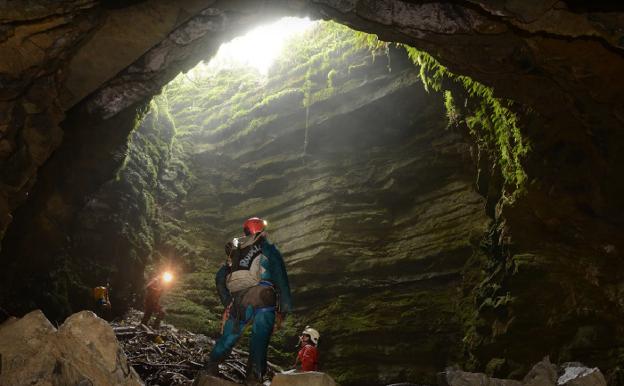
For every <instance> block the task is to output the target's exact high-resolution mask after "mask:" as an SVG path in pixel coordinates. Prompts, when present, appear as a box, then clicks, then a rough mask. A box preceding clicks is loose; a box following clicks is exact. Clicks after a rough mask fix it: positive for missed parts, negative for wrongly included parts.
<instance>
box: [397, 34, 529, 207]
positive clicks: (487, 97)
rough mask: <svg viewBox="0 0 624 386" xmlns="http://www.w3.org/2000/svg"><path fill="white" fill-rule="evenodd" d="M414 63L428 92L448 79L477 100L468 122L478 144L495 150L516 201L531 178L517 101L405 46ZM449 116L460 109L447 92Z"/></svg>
mask: <svg viewBox="0 0 624 386" xmlns="http://www.w3.org/2000/svg"><path fill="white" fill-rule="evenodd" d="M405 49H406V51H407V53H408V55H409V57H410V58H411V59H412V61H413V62H414V63H415V64H417V65H418V66H419V67H420V77H421V79H422V82H423V85H424V87H425V89H427V90H434V91H442V89H443V84H444V81H445V80H450V81H452V82H455V83H459V84H460V85H462V86H463V89H464V90H465V92H466V93H467V95H468V97H470V98H474V99H476V100H477V101H478V102H477V107H476V108H475V109H474V111H472V112H471V113H470V114H468V116H467V117H466V119H465V121H466V124H467V125H468V127H469V129H470V134H472V135H473V136H474V137H475V139H476V140H477V142H478V143H479V144H481V145H482V146H485V147H486V148H488V149H490V150H492V151H493V152H494V154H496V160H497V162H498V164H499V166H500V168H501V171H502V174H503V177H504V178H505V181H506V182H507V185H508V187H510V188H511V189H512V190H513V194H512V196H510V197H508V198H510V199H512V200H513V199H514V198H515V197H516V196H517V195H519V194H522V193H524V192H525V190H526V180H527V175H526V172H525V170H524V168H523V166H522V160H523V159H524V157H526V155H527V153H528V152H529V150H530V146H529V144H528V143H527V140H526V139H525V138H524V137H523V136H522V133H521V131H520V128H519V127H518V118H517V116H516V114H515V113H514V112H513V111H512V108H513V102H511V101H509V100H504V99H500V98H496V97H494V90H493V89H492V88H490V87H487V86H485V85H483V84H481V83H479V82H476V81H474V80H473V79H471V78H470V77H467V76H464V75H455V74H453V73H452V72H450V71H448V70H447V69H446V68H445V67H444V66H442V65H441V64H440V63H439V62H438V61H437V60H435V59H434V58H433V57H432V56H431V55H429V54H427V53H426V52H423V51H419V50H417V49H416V48H413V47H409V46H405ZM444 93H445V106H447V114H448V115H450V116H452V117H454V118H456V117H457V109H456V108H455V105H454V104H452V105H451V104H450V103H447V102H449V101H452V91H451V90H444Z"/></svg>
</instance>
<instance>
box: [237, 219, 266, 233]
mask: <svg viewBox="0 0 624 386" xmlns="http://www.w3.org/2000/svg"><path fill="white" fill-rule="evenodd" d="M266 225H267V222H266V221H264V220H263V219H261V218H259V217H252V218H250V219H249V220H247V221H245V223H244V224H243V231H244V232H245V234H246V235H255V234H256V233H260V232H262V231H263V230H264V227H265V226H266Z"/></svg>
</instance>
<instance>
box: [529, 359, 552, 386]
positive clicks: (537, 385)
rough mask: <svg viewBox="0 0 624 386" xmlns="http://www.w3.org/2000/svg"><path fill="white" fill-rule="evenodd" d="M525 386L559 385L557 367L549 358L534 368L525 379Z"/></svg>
mask: <svg viewBox="0 0 624 386" xmlns="http://www.w3.org/2000/svg"><path fill="white" fill-rule="evenodd" d="M522 383H523V384H524V385H525V386H555V385H556V383H557V366H555V365H553V364H552V363H550V359H549V358H548V357H546V358H544V359H542V361H541V362H538V363H537V364H535V366H533V368H532V369H531V371H529V373H528V374H527V375H526V376H525V377H524V379H523V381H522Z"/></svg>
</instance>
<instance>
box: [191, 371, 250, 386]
mask: <svg viewBox="0 0 624 386" xmlns="http://www.w3.org/2000/svg"><path fill="white" fill-rule="evenodd" d="M193 386H239V384H238V383H234V382H230V381H228V380H225V379H223V378H219V377H213V376H212V375H208V374H205V373H203V372H200V373H199V374H197V376H196V377H195V380H194V381H193Z"/></svg>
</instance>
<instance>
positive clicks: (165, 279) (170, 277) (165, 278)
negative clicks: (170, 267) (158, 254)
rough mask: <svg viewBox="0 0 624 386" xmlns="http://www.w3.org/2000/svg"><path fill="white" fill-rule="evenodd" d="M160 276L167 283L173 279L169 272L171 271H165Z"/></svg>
mask: <svg viewBox="0 0 624 386" xmlns="http://www.w3.org/2000/svg"><path fill="white" fill-rule="evenodd" d="M162 278H163V280H164V281H165V283H169V282H170V281H171V280H173V275H172V274H171V272H165V273H163V275H162Z"/></svg>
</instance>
